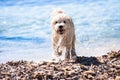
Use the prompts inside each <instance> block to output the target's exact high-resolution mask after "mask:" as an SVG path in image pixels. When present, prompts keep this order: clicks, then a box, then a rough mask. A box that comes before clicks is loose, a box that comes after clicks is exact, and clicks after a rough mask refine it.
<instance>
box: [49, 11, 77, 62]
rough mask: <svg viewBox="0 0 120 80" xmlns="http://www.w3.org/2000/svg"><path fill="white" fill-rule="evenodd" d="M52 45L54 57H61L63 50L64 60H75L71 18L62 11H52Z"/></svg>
mask: <svg viewBox="0 0 120 80" xmlns="http://www.w3.org/2000/svg"><path fill="white" fill-rule="evenodd" d="M51 25H52V28H53V31H52V45H53V50H54V53H55V55H56V56H61V55H62V53H63V52H64V51H63V50H64V49H65V60H75V61H76V58H77V56H76V52H75V28H74V24H73V22H72V18H71V17H70V16H68V15H67V14H66V13H65V12H64V11H63V10H60V9H57V10H55V11H53V16H52V20H51Z"/></svg>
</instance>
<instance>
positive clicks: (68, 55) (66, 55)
mask: <svg viewBox="0 0 120 80" xmlns="http://www.w3.org/2000/svg"><path fill="white" fill-rule="evenodd" d="M69 59H70V48H66V52H65V60H67V61H68V60H69Z"/></svg>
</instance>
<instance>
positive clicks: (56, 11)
mask: <svg viewBox="0 0 120 80" xmlns="http://www.w3.org/2000/svg"><path fill="white" fill-rule="evenodd" d="M63 13H65V12H64V11H63V10H62V9H55V10H54V11H53V13H52V15H54V16H55V15H57V14H63Z"/></svg>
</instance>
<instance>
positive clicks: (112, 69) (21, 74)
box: [0, 51, 120, 80]
mask: <svg viewBox="0 0 120 80" xmlns="http://www.w3.org/2000/svg"><path fill="white" fill-rule="evenodd" d="M19 79H20V80H104V79H105V80H120V51H118V52H116V51H111V52H109V53H108V54H107V55H102V56H100V57H84V56H83V57H78V62H69V61H67V62H66V61H60V62H56V63H55V62H38V63H36V62H33V61H31V62H29V61H23V60H21V61H9V62H7V63H4V64H3V63H2V64H0V80H19Z"/></svg>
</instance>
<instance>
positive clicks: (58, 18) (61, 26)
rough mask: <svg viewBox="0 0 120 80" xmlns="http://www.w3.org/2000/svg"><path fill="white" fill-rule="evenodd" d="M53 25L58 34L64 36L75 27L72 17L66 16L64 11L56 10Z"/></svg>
mask: <svg viewBox="0 0 120 80" xmlns="http://www.w3.org/2000/svg"><path fill="white" fill-rule="evenodd" d="M51 25H52V27H53V30H54V31H55V32H56V33H58V34H60V35H63V34H65V33H66V32H67V30H69V29H70V28H71V27H73V22H72V19H71V17H70V16H68V15H67V14H65V13H64V11H62V10H55V11H54V12H53V17H52V21H51Z"/></svg>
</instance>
